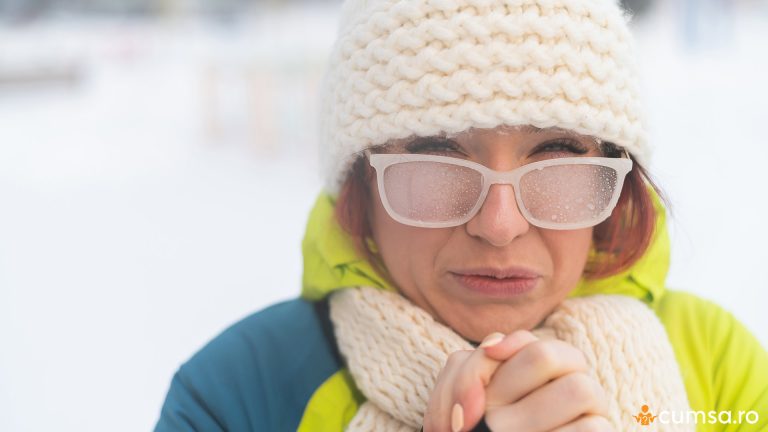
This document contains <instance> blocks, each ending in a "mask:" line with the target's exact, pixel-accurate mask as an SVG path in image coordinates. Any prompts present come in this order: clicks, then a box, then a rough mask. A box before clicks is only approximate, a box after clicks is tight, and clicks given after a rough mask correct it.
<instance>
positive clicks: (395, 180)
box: [365, 149, 632, 230]
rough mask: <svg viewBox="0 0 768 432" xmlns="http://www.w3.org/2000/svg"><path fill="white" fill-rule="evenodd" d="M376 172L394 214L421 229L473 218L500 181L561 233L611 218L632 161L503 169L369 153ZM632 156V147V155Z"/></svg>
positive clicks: (539, 220) (526, 212)
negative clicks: (510, 186)
mask: <svg viewBox="0 0 768 432" xmlns="http://www.w3.org/2000/svg"><path fill="white" fill-rule="evenodd" d="M365 154H366V156H367V157H368V158H369V161H370V164H371V166H372V167H374V168H375V169H376V177H377V184H378V187H379V194H380V196H381V200H382V203H383V204H384V208H385V209H386V211H387V213H388V214H389V216H390V217H392V219H394V220H396V221H398V222H400V223H402V224H405V225H411V226H415V227H423V228H445V227H452V226H458V225H462V224H464V223H467V222H468V221H469V220H470V219H472V218H473V217H474V216H475V215H476V214H477V212H478V211H479V210H480V208H481V207H482V205H483V202H484V201H485V197H486V196H487V195H488V190H489V189H490V187H491V185H493V184H509V185H512V187H513V188H514V191H515V199H516V201H517V206H518V208H519V209H520V212H521V213H522V215H523V217H525V219H526V220H527V221H528V222H529V223H531V224H532V225H535V226H538V227H541V228H546V229H556V230H568V229H579V228H586V227H590V226H595V225H597V224H599V223H600V222H602V221H604V220H605V219H607V218H608V217H609V216H610V215H611V212H612V211H613V209H614V207H616V203H617V202H618V200H619V196H620V195H621V187H622V185H623V183H624V177H626V175H627V173H629V171H630V170H632V160H631V159H629V158H628V156H627V157H625V158H606V157H566V158H554V159H548V160H543V161H538V162H533V163H530V164H527V165H523V166H521V167H519V168H517V169H514V170H512V171H495V170H492V169H490V168H488V167H486V166H484V165H481V164H479V163H476V162H472V161H468V160H465V159H459V158H453V157H448V156H436V155H423V154H385V153H371V151H370V149H368V150H366V151H365ZM625 155H626V152H625Z"/></svg>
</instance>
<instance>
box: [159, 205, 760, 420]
mask: <svg viewBox="0 0 768 432" xmlns="http://www.w3.org/2000/svg"><path fill="white" fill-rule="evenodd" d="M333 205H334V202H333V199H332V198H331V197H329V196H327V195H324V194H321V195H320V196H319V197H318V199H317V201H316V203H315V206H314V208H313V210H312V212H311V214H310V218H309V222H308V224H307V231H306V233H305V237H304V241H303V244H302V249H303V255H304V275H303V289H302V292H301V296H300V297H297V298H295V299H292V300H288V301H284V302H280V303H277V304H274V305H272V306H269V307H267V308H265V309H263V310H261V311H259V312H256V313H254V314H253V315H251V316H249V317H247V318H245V319H243V320H242V321H240V322H238V323H237V324H235V325H233V326H232V327H230V328H229V329H227V330H226V331H224V332H223V333H222V334H220V335H218V336H217V337H216V338H214V339H213V340H212V341H211V342H209V343H208V344H207V345H206V346H205V347H204V348H203V349H201V350H200V351H199V352H198V353H197V354H195V355H194V356H193V357H192V358H191V359H190V360H188V361H187V362H186V363H184V364H183V365H182V366H181V367H180V368H179V370H178V371H177V373H176V374H175V375H174V377H173V380H172V382H171V387H170V389H169V391H168V395H167V396H166V400H165V403H164V405H163V408H162V412H161V415H160V419H159V421H158V423H157V426H156V428H155V430H156V431H179V430H198V431H225V430H226V431H248V430H253V431H282V430H301V431H341V430H343V428H344V426H345V425H346V424H347V423H348V422H349V421H350V420H351V419H352V417H353V416H354V414H355V412H356V410H357V408H358V407H359V405H360V404H361V403H362V401H364V397H363V396H362V395H361V394H360V392H359V391H358V390H357V389H356V388H355V386H354V382H353V380H352V379H351V377H350V376H349V374H348V371H347V370H346V369H345V368H344V364H343V361H342V358H341V356H340V355H339V353H338V350H337V348H336V345H335V340H334V338H333V330H332V326H331V324H330V321H329V320H328V306H327V302H326V299H327V295H328V293H330V292H331V291H333V290H336V289H340V288H344V287H349V286H358V285H368V286H376V287H380V288H381V289H389V290H392V289H393V287H391V286H389V285H388V284H387V283H386V282H385V281H384V280H382V279H381V278H379V277H378V276H377V274H376V273H375V272H374V271H373V269H372V268H371V266H370V265H369V264H368V263H367V262H366V261H365V260H364V259H362V258H361V257H360V256H358V255H357V254H356V253H355V251H354V248H353V246H352V243H351V240H350V238H349V237H348V236H347V235H346V234H345V233H344V232H343V231H342V230H341V228H340V227H339V226H338V225H337V224H336V222H335V220H334V218H333ZM656 206H657V210H659V211H658V214H659V216H658V220H657V230H656V232H655V235H654V239H653V241H652V244H651V246H650V248H649V249H648V251H647V252H646V254H645V255H644V256H643V258H642V259H640V260H639V261H638V262H637V263H636V264H635V265H634V266H632V268H630V269H629V270H627V271H626V272H624V273H622V274H619V275H616V276H612V277H609V278H605V279H601V280H598V281H591V282H586V281H582V282H581V283H580V284H579V286H578V287H577V288H576V289H575V290H574V291H573V293H572V294H571V295H573V296H582V295H589V294H595V293H610V294H622V295H628V296H632V297H635V298H638V299H640V300H642V301H644V302H646V303H647V304H648V305H649V306H650V307H651V308H652V309H653V310H654V311H655V312H656V314H657V316H658V317H659V319H660V320H661V322H662V323H663V324H664V326H665V328H666V330H667V334H668V335H669V339H670V341H671V342H672V347H673V348H674V351H675V355H676V357H677V361H678V363H679V366H680V370H681V372H682V374H683V380H684V382H685V386H686V390H687V393H688V399H689V403H690V406H691V410H693V411H701V412H703V414H702V413H699V414H698V415H697V416H696V417H697V418H698V422H697V431H700V432H703V431H707V432H710V431H712V432H714V431H723V432H725V431H729V432H731V431H733V432H735V431H739V432H746V431H761V432H762V431H768V353H766V351H765V349H764V348H762V347H761V346H760V343H759V342H758V341H757V340H756V339H755V338H754V337H753V336H752V334H750V333H749V331H748V330H747V329H745V328H744V327H743V326H742V325H741V324H740V323H739V322H738V320H736V319H735V318H734V317H733V316H732V315H731V314H730V313H728V312H726V311H725V310H723V309H722V308H720V307H719V306H717V305H715V304H713V303H711V302H709V301H706V300H703V299H701V298H699V297H697V296H695V295H692V294H688V293H685V292H682V291H673V290H669V289H667V288H666V287H665V278H666V275H667V271H668V268H669V238H668V235H667V229H666V221H665V215H664V210H663V208H662V207H661V204H660V203H659V202H658V200H657V201H656ZM648 404H649V406H650V407H651V411H652V412H653V411H654V410H656V411H657V412H659V411H662V410H664V407H656V406H653V402H652V401H649V402H648ZM639 410H640V407H638V411H639ZM740 411H743V412H744V413H743V414H741V418H740V417H739V416H740V414H739V412H740ZM710 412H714V414H710ZM723 412H728V413H723ZM747 414H749V415H747ZM755 415H756V416H757V421H755ZM729 416H730V417H729ZM714 417H717V418H714ZM718 419H719V421H716V422H713V421H712V420H718ZM729 419H730V423H725V422H726V421H728V420H729ZM739 420H741V422H740V423H737V422H738V421H739ZM648 430H649V431H652V430H657V428H656V426H654V425H651V426H649V429H648Z"/></svg>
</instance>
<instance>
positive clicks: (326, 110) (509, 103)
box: [320, 0, 649, 195]
mask: <svg viewBox="0 0 768 432" xmlns="http://www.w3.org/2000/svg"><path fill="white" fill-rule="evenodd" d="M633 51H634V49H633V48H632V38H631V35H630V33H629V30H628V27H627V17H626V15H625V14H624V13H623V11H622V10H621V9H620V7H619V6H618V5H617V3H616V1H615V0H348V1H347V2H346V3H345V6H344V9H343V17H342V22H341V25H340V29H339V35H338V39H337V42H336V44H335V46H334V48H333V51H332V55H331V59H330V64H329V68H328V72H327V75H326V79H325V81H324V84H323V88H322V91H321V93H322V100H323V102H322V108H321V118H320V124H321V128H322V131H321V149H322V150H321V154H322V156H323V158H324V160H323V166H324V169H325V174H324V175H325V188H326V190H327V191H328V192H329V193H331V194H332V195H337V194H338V191H339V189H340V186H341V184H342V182H343V180H344V179H345V176H346V174H347V172H348V169H349V167H350V165H351V162H352V160H353V157H352V155H353V154H355V152H359V151H360V150H362V149H365V148H367V147H369V146H372V145H378V144H383V143H386V142H387V141H389V140H391V139H400V138H406V137H409V136H431V135H438V134H441V133H446V134H453V133H458V132H462V131H466V130H468V129H470V128H493V127H496V126H500V125H509V126H516V125H533V126H535V127H539V128H548V127H559V128H563V129H568V130H573V131H576V132H578V133H582V134H586V135H592V136H595V137H597V138H600V139H603V140H607V141H611V142H613V143H615V144H618V145H620V146H622V147H624V148H626V149H627V150H628V151H629V152H630V153H632V154H633V155H634V156H635V157H636V158H637V159H638V161H639V162H640V163H641V164H643V165H645V164H646V161H647V159H648V158H649V149H648V147H647V144H646V133H645V128H644V126H643V121H642V120H641V113H640V107H639V103H638V96H637V79H636V77H635V69H636V67H635V65H634V60H633Z"/></svg>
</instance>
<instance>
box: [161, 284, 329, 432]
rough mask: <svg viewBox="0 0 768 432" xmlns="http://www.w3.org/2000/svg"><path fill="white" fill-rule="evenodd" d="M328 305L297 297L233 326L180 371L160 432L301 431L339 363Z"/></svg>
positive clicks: (175, 377) (167, 398) (164, 408)
mask: <svg viewBox="0 0 768 432" xmlns="http://www.w3.org/2000/svg"><path fill="white" fill-rule="evenodd" d="M328 331H330V322H329V321H328V320H327V303H325V302H309V301H306V300H302V299H294V300H290V301H285V302H282V303H278V304H275V305H272V306H270V307H268V308H266V309H264V310H261V311H259V312H257V313H255V314H253V315H251V316H249V317H247V318H245V319H244V320H242V321H240V322H238V323H236V324H235V325H233V326H232V327H230V328H228V329H227V330H225V331H224V332H223V333H221V334H220V335H219V336H217V337H216V338H214V339H213V340H212V341H211V342H209V343H208V344H207V345H206V346H205V347H204V348H203V349H201V350H200V351H199V352H198V353H196V354H195V355H194V356H193V357H192V358H191V359H189V360H188V361H187V362H186V363H184V364H183V365H182V366H181V367H180V368H179V370H178V371H177V372H176V374H175V375H174V377H173V379H172V381H171V386H170V389H169V390H168V394H167V396H166V399H165V402H164V404H163V407H162V410H161V412H160V418H159V420H158V422H157V425H156V426H155V432H167V431H212V432H213V431H283V430H285V431H288V430H291V431H295V430H296V428H297V427H298V425H299V422H300V421H301V416H302V414H303V412H304V408H305V407H306V405H307V403H308V401H309V399H310V398H311V396H312V394H313V393H314V391H315V389H317V388H318V387H319V386H320V385H321V384H322V383H323V382H324V381H325V380H326V379H327V378H328V377H330V376H331V375H332V374H334V373H335V372H336V371H337V370H338V369H339V365H340V362H339V355H338V352H337V351H336V348H335V344H332V343H331V341H332V340H333V339H332V334H331V333H327V332H328Z"/></svg>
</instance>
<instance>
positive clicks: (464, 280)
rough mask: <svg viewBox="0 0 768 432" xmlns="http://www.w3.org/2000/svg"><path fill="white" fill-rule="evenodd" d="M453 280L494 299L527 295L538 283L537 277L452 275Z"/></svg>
mask: <svg viewBox="0 0 768 432" xmlns="http://www.w3.org/2000/svg"><path fill="white" fill-rule="evenodd" d="M452 275H453V277H454V279H456V281H457V282H458V283H459V284H461V285H462V286H463V287H464V288H466V289H468V290H470V291H473V292H477V293H480V294H486V295H491V296H496V297H509V296H516V295H520V294H524V293H527V292H529V291H531V290H533V289H534V288H535V287H536V285H537V284H538V283H539V279H540V277H539V276H533V277H510V278H504V279H497V278H495V277H489V276H478V275H468V274H461V273H452Z"/></svg>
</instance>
